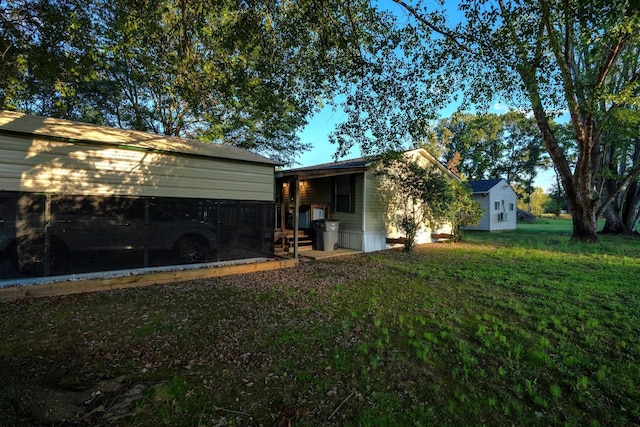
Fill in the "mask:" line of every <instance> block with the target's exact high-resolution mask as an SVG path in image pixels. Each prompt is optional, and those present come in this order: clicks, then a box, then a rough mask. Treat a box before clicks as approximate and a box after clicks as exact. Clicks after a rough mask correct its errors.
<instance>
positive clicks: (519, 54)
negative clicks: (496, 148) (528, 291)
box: [394, 0, 640, 242]
mask: <svg viewBox="0 0 640 427" xmlns="http://www.w3.org/2000/svg"><path fill="white" fill-rule="evenodd" d="M394 2H395V3H396V4H398V5H400V6H401V7H402V8H403V9H404V10H405V11H407V13H408V14H409V16H410V17H411V18H412V20H410V21H409V22H407V25H406V27H405V28H407V29H409V28H410V29H411V30H412V31H411V34H412V36H413V40H417V41H418V42H417V43H415V44H414V45H413V46H412V49H413V51H414V52H420V54H419V55H418V54H416V55H414V56H412V57H415V58H420V60H421V61H422V63H423V64H425V66H426V67H428V68H431V69H433V70H434V71H435V72H440V73H442V72H443V71H442V70H443V69H446V70H447V73H449V74H448V75H449V78H450V79H451V81H452V83H453V84H452V86H453V87H456V88H460V89H461V90H463V91H464V95H465V98H464V101H465V102H468V103H477V104H479V105H488V103H489V102H491V101H492V100H493V99H495V97H496V96H497V95H500V96H501V97H502V98H503V99H507V100H508V101H509V102H510V103H511V104H512V105H514V106H516V107H521V108H525V109H527V110H531V111H532V112H533V114H534V117H535V120H536V123H537V125H538V128H539V129H540V132H541V134H542V137H543V139H544V142H545V147H546V149H547V151H548V153H549V155H550V157H551V159H552V161H553V163H554V164H555V167H556V169H557V171H558V174H559V175H560V178H561V181H562V185H563V187H564V189H565V191H566V193H567V198H568V201H569V204H570V206H571V213H572V217H573V235H572V239H574V240H580V241H590V242H593V241H596V240H597V234H596V227H597V221H596V217H597V213H598V209H599V206H600V205H599V195H598V193H597V192H595V191H594V188H595V186H596V182H597V178H598V174H599V171H600V169H601V165H602V158H601V153H602V150H601V147H602V138H601V136H602V132H603V131H604V128H603V126H605V123H606V118H607V117H608V116H609V115H610V114H611V112H612V107H613V106H614V101H616V102H615V103H618V104H620V103H627V104H629V103H630V102H632V99H633V97H634V96H637V95H636V92H635V91H636V90H637V84H638V76H639V75H640V74H639V73H638V72H637V64H635V66H634V67H633V69H634V70H636V71H635V72H633V73H630V74H626V75H623V74H624V73H623V69H624V66H625V65H624V63H625V58H626V57H627V55H628V53H629V52H630V51H632V50H634V49H636V47H637V46H638V45H639V44H640V30H639V29H640V25H639V19H640V18H639V10H638V3H637V2H634V1H619V2H613V3H612V2H609V1H603V0H600V1H595V2H594V1H573V2H569V1H566V2H560V1H551V0H532V1H516V0H514V1H509V0H496V1H480V0H465V1H462V2H461V3H460V4H459V9H460V10H461V11H462V12H463V14H464V18H463V19H462V20H461V22H454V23H451V24H449V23H450V22H451V21H450V20H447V19H446V11H445V10H444V7H442V8H440V9H435V8H433V7H432V6H430V5H431V4H430V3H426V2H424V3H423V2H421V1H416V2H413V3H411V4H410V3H409V2H407V1H404V0H394ZM612 76H619V77H620V78H621V80H620V84H618V85H617V86H615V87H614V86H611V85H608V84H607V82H608V81H609V80H610V78H611V77H612ZM562 110H566V111H568V112H569V116H570V123H571V129H572V133H573V138H574V140H575V141H576V146H577V150H576V152H577V155H578V158H577V162H576V164H575V166H574V167H572V166H571V165H570V163H569V161H568V159H567V153H566V152H565V151H564V150H563V147H562V146H561V144H560V143H559V141H558V138H557V136H556V133H555V131H554V126H553V117H554V116H555V115H556V112H559V111H562ZM629 172H632V171H629ZM627 175H630V174H627ZM619 191H621V188H620V187H619V186H618V188H616V189H614V191H613V193H618V192H619ZM601 208H602V206H600V209H601Z"/></svg>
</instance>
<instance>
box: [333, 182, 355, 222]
mask: <svg viewBox="0 0 640 427" xmlns="http://www.w3.org/2000/svg"><path fill="white" fill-rule="evenodd" d="M333 203H334V206H335V211H336V212H347V213H355V211H356V177H355V175H344V176H337V177H335V179H334V198H333Z"/></svg>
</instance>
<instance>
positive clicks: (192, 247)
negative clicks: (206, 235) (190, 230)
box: [174, 236, 208, 264]
mask: <svg viewBox="0 0 640 427" xmlns="http://www.w3.org/2000/svg"><path fill="white" fill-rule="evenodd" d="M207 247H208V245H207V244H206V243H205V242H204V241H203V240H202V239H201V238H198V237H196V236H185V237H181V238H180V239H179V240H178V241H177V242H176V244H175V245H174V250H175V253H176V257H177V260H178V262H179V263H181V264H192V263H196V262H202V261H204V259H205V255H206V252H207Z"/></svg>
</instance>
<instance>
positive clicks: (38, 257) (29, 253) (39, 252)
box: [13, 238, 68, 276]
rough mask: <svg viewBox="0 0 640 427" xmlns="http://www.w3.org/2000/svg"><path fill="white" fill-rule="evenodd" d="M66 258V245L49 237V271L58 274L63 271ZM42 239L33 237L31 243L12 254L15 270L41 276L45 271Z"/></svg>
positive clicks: (27, 274) (28, 274)
mask: <svg viewBox="0 0 640 427" xmlns="http://www.w3.org/2000/svg"><path fill="white" fill-rule="evenodd" d="M67 260H68V250H67V247H66V246H65V245H64V243H62V242H61V241H60V240H58V239H56V238H53V239H51V250H50V252H49V273H50V274H52V275H53V274H60V273H62V272H64V271H65V269H66V265H67ZM44 263H45V251H44V241H43V240H42V239H35V240H34V241H33V242H31V244H28V245H24V246H22V247H21V251H20V253H19V254H18V251H17V249H16V252H15V254H13V264H14V267H15V269H16V270H17V271H19V272H20V273H22V274H24V275H26V276H43V275H44V273H45V268H44V267H45V266H44Z"/></svg>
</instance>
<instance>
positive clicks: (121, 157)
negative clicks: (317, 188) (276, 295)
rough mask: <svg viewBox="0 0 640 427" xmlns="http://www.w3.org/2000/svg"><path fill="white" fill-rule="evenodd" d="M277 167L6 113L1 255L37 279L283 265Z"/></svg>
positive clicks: (184, 143) (210, 147)
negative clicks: (274, 261) (276, 242)
mask: <svg viewBox="0 0 640 427" xmlns="http://www.w3.org/2000/svg"><path fill="white" fill-rule="evenodd" d="M277 165H279V163H278V162H275V161H272V160H270V159H267V158H265V157H263V156H260V155H257V154H254V153H251V152H248V151H245V150H242V149H239V148H236V147H232V146H229V145H224V144H214V143H208V142H202V141H196V140H190V139H184V138H175V137H167V136H162V135H153V134H149V133H145V132H138V131H129V130H122V129H114V128H109V127H104V126H96V125H92V124H87V123H79V122H73V121H68V120H60V119H54V118H46V117H39V116H31V115H25V114H20V113H16V112H10V111H0V256H3V258H4V259H7V260H10V261H13V267H15V268H14V270H17V271H20V274H31V275H54V274H57V273H61V272H62V270H63V267H64V269H69V270H70V271H71V272H83V273H84V272H87V271H104V270H112V269H121V268H143V267H147V266H155V265H168V264H169V265H172V264H183V263H195V262H207V261H220V260H230V259H241V258H251V257H259V256H267V257H268V256H273V233H274V224H275V219H274V212H275V207H274V206H275V205H274V203H275V190H274V189H275V175H274V174H275V167H276V166H277ZM73 252H76V253H81V254H82V256H70V255H72V253H73ZM90 253H97V254H98V255H96V256H95V257H94V256H92V255H88V254H90ZM78 259H82V262H78ZM74 262H75V264H76V265H71V264H73V263H74ZM9 264H10V262H7V263H2V262H0V281H1V280H2V279H3V276H4V277H8V276H9V275H10V274H12V273H10V272H9V271H10V270H11V268H10V265H9ZM13 274H18V273H17V272H14V273H13Z"/></svg>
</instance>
